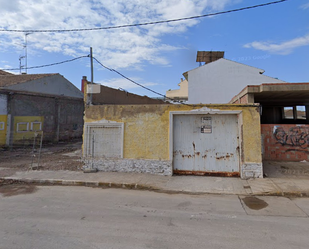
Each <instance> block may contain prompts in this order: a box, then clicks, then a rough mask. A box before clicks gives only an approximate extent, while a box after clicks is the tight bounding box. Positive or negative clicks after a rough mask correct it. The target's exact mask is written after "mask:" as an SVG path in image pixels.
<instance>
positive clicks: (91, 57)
mask: <svg viewBox="0 0 309 249" xmlns="http://www.w3.org/2000/svg"><path fill="white" fill-rule="evenodd" d="M90 65H91V86H90V101H89V104H90V105H91V104H92V85H93V56H92V47H90Z"/></svg>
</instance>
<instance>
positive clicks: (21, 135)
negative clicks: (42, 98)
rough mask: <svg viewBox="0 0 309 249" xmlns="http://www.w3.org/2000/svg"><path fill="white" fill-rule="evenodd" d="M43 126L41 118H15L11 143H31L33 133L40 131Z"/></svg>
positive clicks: (42, 118)
mask: <svg viewBox="0 0 309 249" xmlns="http://www.w3.org/2000/svg"><path fill="white" fill-rule="evenodd" d="M43 124H44V117H43V116H15V117H14V134H13V142H16V141H29V142H32V139H33V136H34V134H35V132H36V131H40V130H42V129H43ZM40 127H41V129H40ZM30 140H31V141H30Z"/></svg>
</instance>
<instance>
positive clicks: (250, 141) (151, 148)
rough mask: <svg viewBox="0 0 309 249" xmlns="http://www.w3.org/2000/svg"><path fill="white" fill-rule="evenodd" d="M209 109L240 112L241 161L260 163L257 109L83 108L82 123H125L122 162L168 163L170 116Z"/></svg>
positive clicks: (170, 106)
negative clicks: (160, 161) (148, 160)
mask: <svg viewBox="0 0 309 249" xmlns="http://www.w3.org/2000/svg"><path fill="white" fill-rule="evenodd" d="M201 108H209V109H216V110H220V111H223V110H225V111H242V120H243V124H242V125H243V129H242V131H243V132H242V133H243V134H242V135H241V136H242V137H241V140H242V153H243V155H242V158H243V161H244V162H255V163H261V162H262V161H261V132H260V115H259V112H258V110H257V109H258V106H254V105H232V104H224V105H194V106H193V105H98V106H95V105H94V106H86V108H85V117H84V121H85V122H86V123H91V122H97V121H99V120H102V119H105V120H109V121H116V122H121V123H124V148H123V152H124V158H135V159H155V160H169V159H170V158H169V155H170V154H169V142H170V141H169V131H170V127H169V125H170V120H169V119H170V112H171V111H173V112H175V111H191V110H195V109H201Z"/></svg>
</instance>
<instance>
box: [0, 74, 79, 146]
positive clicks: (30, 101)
mask: <svg viewBox="0 0 309 249" xmlns="http://www.w3.org/2000/svg"><path fill="white" fill-rule="evenodd" d="M0 72H1V73H0V146H23V145H28V144H32V143H33V140H34V136H37V135H38V134H39V135H40V136H41V135H42V134H43V142H58V141H60V140H68V139H73V138H79V137H81V136H82V131H83V112H84V102H83V93H82V92H81V91H80V90H79V89H78V88H77V87H75V86H74V85H73V84H72V83H71V82H69V81H68V80H67V79H65V78H64V77H63V76H62V75H60V74H21V75H15V74H10V73H7V72H4V71H0Z"/></svg>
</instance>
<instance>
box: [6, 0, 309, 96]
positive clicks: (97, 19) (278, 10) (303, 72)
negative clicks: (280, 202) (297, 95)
mask: <svg viewBox="0 0 309 249" xmlns="http://www.w3.org/2000/svg"><path fill="white" fill-rule="evenodd" d="M266 2H271V0H250V1H245V0H220V1H218V0H88V1H85V0H10V1H7V0H0V6H1V7H0V15H1V19H0V30H8V29H10V30H46V29H49V30H50V29H82V28H98V27H109V26H117V25H125V24H136V23H145V22H152V21H161V20H170V19H177V18H183V17H190V16H196V15H203V14H207V13H214V12H218V11H226V10H231V9H237V8H242V7H246V6H251V5H257V4H262V3H266ZM24 44H25V33H21V32H4V31H1V32H0V68H1V69H9V68H19V66H20V60H19V58H20V56H23V55H24V53H25V49H24ZM90 47H92V48H93V55H94V57H95V58H96V59H97V60H99V61H100V62H101V63H103V64H104V65H106V66H107V67H110V68H114V69H116V70H118V71H120V72H121V73H123V74H124V75H126V76H127V77H130V78H132V79H133V80H135V81H137V82H138V83H140V84H143V85H145V86H147V87H149V88H151V89H153V90H155V91H157V92H160V93H162V94H165V92H166V90H168V89H176V88H177V87H178V86H177V84H178V83H179V81H180V78H182V77H183V76H182V74H183V73H184V72H186V71H188V70H191V69H193V68H195V67H198V63H196V62H195V59H196V52H197V51H198V50H199V51H210V50H212V51H225V58H227V59H230V60H234V61H237V62H240V63H244V64H248V65H250V66H254V67H258V68H261V69H264V70H265V73H264V74H265V75H268V76H272V77H276V78H279V79H282V80H285V81H288V82H309V70H308V68H309V56H308V55H309V0H288V1H286V2H282V3H279V4H274V5H270V6H266V7H260V8H256V9H250V10H244V11H241V12H234V13H229V14H224V15H218V16H213V17H207V18H200V19H194V20H189V21H180V22H171V23H164V24H157V25H147V26H139V27H127V28H119V29H109V30H93V31H83V32H61V33H55V32H51V33H35V32H32V33H30V34H28V35H27V57H28V59H27V64H28V67H32V66H40V65H45V64H50V63H55V62H61V61H65V60H70V59H73V58H76V57H79V56H84V55H88V54H89V48H90ZM21 62H22V64H25V60H22V61H21ZM94 66H95V67H94V81H95V82H97V83H101V84H104V85H107V86H112V87H114V88H119V87H120V88H122V89H125V90H127V91H129V92H133V93H137V94H141V95H148V96H155V95H154V94H153V93H151V92H147V91H145V90H144V89H141V88H140V87H138V86H136V85H134V84H133V83H130V82H129V81H127V80H125V79H123V78H121V77H119V75H117V74H115V73H114V72H110V71H108V70H106V69H104V68H103V67H102V66H100V65H99V64H98V63H96V62H95V63H94ZM11 72H14V73H19V70H17V71H11ZM28 73H31V74H32V73H60V74H62V75H63V76H64V77H65V78H67V79H68V80H70V81H71V82H72V83H73V84H75V85H76V86H77V87H78V88H80V81H81V78H82V76H87V77H88V79H90V60H89V58H82V59H79V60H76V61H73V62H69V63H65V64H61V65H58V66H53V67H46V68H40V69H29V70H28ZM239 90H241V89H239Z"/></svg>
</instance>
